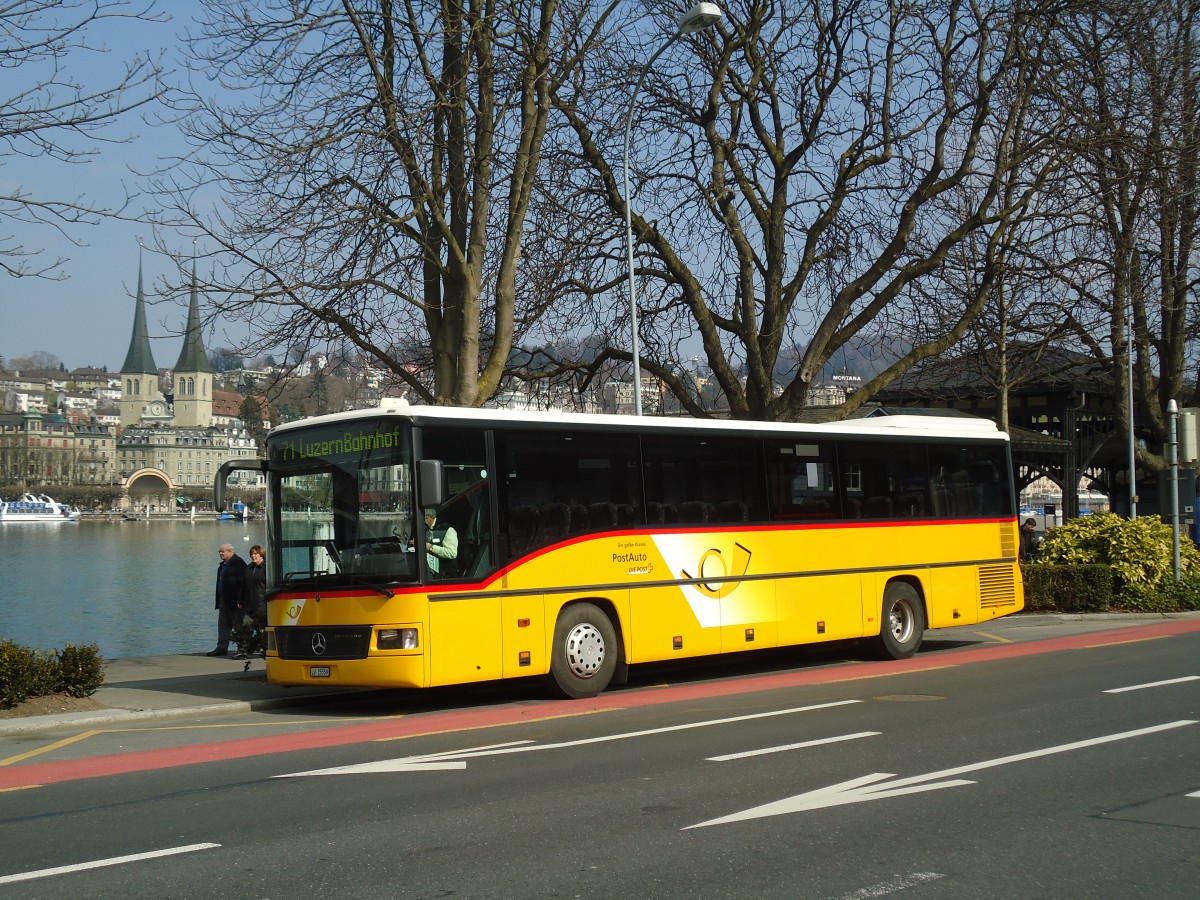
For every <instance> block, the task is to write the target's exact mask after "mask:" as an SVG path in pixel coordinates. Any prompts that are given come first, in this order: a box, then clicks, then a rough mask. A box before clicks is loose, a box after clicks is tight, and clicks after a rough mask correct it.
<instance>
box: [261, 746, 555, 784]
mask: <svg viewBox="0 0 1200 900" xmlns="http://www.w3.org/2000/svg"><path fill="white" fill-rule="evenodd" d="M532 743H533V741H510V742H508V743H506V744H489V745H488V746H486V747H471V748H469V749H467V750H458V751H445V752H442V753H431V754H429V755H428V756H406V757H404V758H402V759H381V760H379V761H377V762H369V763H359V764H358V765H352V766H334V767H333V768H332V769H313V770H312V771H311V772H292V773H291V774H289V775H274V776H272V777H274V778H304V777H307V776H309V775H363V774H367V773H372V772H438V771H445V770H448V769H465V768H466V767H467V764H466V763H465V762H464V761H462V760H461V759H453V757H456V756H465V755H466V754H468V753H482V752H485V751H488V750H496V749H497V748H501V747H505V748H507V747H513V746H516V745H518V744H532Z"/></svg>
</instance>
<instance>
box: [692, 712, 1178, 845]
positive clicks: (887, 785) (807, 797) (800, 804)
mask: <svg viewBox="0 0 1200 900" xmlns="http://www.w3.org/2000/svg"><path fill="white" fill-rule="evenodd" d="M1195 724H1197V721H1196V720H1195V719H1181V720H1179V721H1177V722H1167V723H1166V724H1164V725H1153V726H1151V727H1149V728H1138V729H1136V730H1134V731H1123V732H1121V733H1119V734H1107V735H1104V736H1102V737H1096V738H1089V739H1087V740H1083V741H1073V742H1071V743H1070V744H1059V745H1058V746H1055V747H1045V748H1043V749H1041V750H1031V751H1029V752H1028V753H1014V754H1012V755H1011V756H1001V757H999V758H997V759H988V760H984V761H983V762H977V763H971V764H969V765H965V766H957V767H955V768H953V769H942V770H941V771H940V772H929V773H927V774H925V775H914V776H912V777H910V778H898V779H895V780H893V781H887V782H884V779H887V778H895V776H894V775H891V774H888V773H886V772H876V773H874V774H873V775H864V776H862V777H861V778H854V779H851V780H850V781H843V782H841V783H840V784H834V785H830V786H828V787H823V788H818V789H817V790H815V791H809V792H807V793H804V794H797V795H796V796H794V797H786V798H784V799H783V800H776V801H775V802H773V803H766V804H763V805H762V806H756V807H754V808H752V809H747V810H743V811H742V812H737V813H733V814H732V815H728V816H721V817H720V818H717V819H709V820H708V821H707V822H700V823H699V824H696V825H688V826H687V827H685V828H684V829H683V830H684V831H687V830H689V829H692V828H705V827H707V826H709V825H728V824H730V823H732V822H743V821H746V820H749V819H761V818H766V817H768V816H782V815H787V814H788V813H795V812H804V811H806V810H813V809H824V808H826V807H829V806H844V805H845V804H848V803H862V802H863V801H865V800H880V799H883V798H884V797H898V796H901V795H903V794H916V793H921V792H923V791H936V790H940V789H941V788H948V787H959V786H961V785H964V784H974V782H973V781H964V780H962V779H954V778H953V776H955V775H965V774H967V773H968V772H978V771H980V770H981V769H991V768H994V767H996V766H1004V765H1008V764H1009V763H1014V762H1023V761H1025V760H1028V759H1036V758H1038V757H1041V756H1051V755H1053V754H1056V753H1066V752H1067V751H1069V750H1081V749H1083V748H1084V747H1094V746H1096V745H1098V744H1109V743H1112V742H1113V741H1123V740H1128V739H1129V738H1135V737H1142V736H1143V735H1147V734H1155V733H1157V732H1160V731H1168V730H1170V729H1173V728H1182V727H1183V726H1185V725H1195ZM939 778H951V779H953V780H951V781H937V779H939ZM880 782H884V783H880ZM923 782H936V783H932V784H927V783H923Z"/></svg>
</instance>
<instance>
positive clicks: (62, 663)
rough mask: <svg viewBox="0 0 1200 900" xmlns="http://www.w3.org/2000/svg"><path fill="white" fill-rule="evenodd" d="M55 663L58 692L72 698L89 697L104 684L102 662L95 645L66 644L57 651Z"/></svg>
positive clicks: (98, 649)
mask: <svg viewBox="0 0 1200 900" xmlns="http://www.w3.org/2000/svg"><path fill="white" fill-rule="evenodd" d="M57 661H58V685H57V687H56V690H58V691H62V692H63V693H66V694H70V695H71V696H72V697H90V696H92V694H94V693H96V689H97V688H99V687H100V685H102V684H104V660H103V659H101V657H100V648H99V647H97V646H96V645H95V644H88V645H87V646H85V647H80V646H77V645H75V644H67V645H65V646H64V647H63V648H62V649H61V650H59V651H58V654H57Z"/></svg>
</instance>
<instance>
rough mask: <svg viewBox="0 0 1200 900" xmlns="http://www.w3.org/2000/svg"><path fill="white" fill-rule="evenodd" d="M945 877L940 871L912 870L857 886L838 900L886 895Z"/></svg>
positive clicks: (868, 898)
mask: <svg viewBox="0 0 1200 900" xmlns="http://www.w3.org/2000/svg"><path fill="white" fill-rule="evenodd" d="M945 877H946V876H945V875H943V874H942V873H941V872H913V873H912V874H911V875H897V876H896V877H895V878H893V879H892V880H891V881H883V882H880V883H879V884H871V885H868V886H867V887H865V888H859V889H858V890H857V891H851V892H850V893H849V894H843V895H842V896H841V897H838V900H870V898H871V897H886V896H887V895H888V894H894V893H896V892H897V891H906V890H908V889H909V888H910V887H916V886H917V885H919V884H925V883H926V882H928V881H937V880H938V879H939V878H945Z"/></svg>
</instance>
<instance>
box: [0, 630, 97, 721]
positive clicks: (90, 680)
mask: <svg viewBox="0 0 1200 900" xmlns="http://www.w3.org/2000/svg"><path fill="white" fill-rule="evenodd" d="M102 684H104V662H103V660H101V658H100V648H99V647H97V646H96V645H95V644H90V645H88V646H86V647H77V646H75V645H74V644H67V645H66V646H65V647H63V649H62V650H59V651H57V652H55V653H49V652H44V651H41V650H30V649H29V648H28V647H23V646H21V645H20V644H14V643H13V642H12V641H0V707H3V708H10V707H13V706H16V705H17V704H19V703H23V702H24V701H25V700H28V699H29V698H30V697H42V696H45V695H46V694H56V693H59V692H63V693H67V694H70V695H71V696H72V697H88V696H90V695H92V694H94V693H95V692H96V688H98V687H100V685H102Z"/></svg>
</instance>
